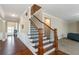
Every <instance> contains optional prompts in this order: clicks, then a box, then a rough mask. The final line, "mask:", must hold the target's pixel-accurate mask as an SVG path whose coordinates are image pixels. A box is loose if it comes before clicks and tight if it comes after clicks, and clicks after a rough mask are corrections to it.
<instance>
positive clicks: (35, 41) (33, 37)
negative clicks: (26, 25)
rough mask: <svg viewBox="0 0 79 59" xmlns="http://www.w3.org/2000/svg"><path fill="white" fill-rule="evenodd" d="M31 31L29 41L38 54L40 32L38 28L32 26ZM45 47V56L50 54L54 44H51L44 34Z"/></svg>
mask: <svg viewBox="0 0 79 59" xmlns="http://www.w3.org/2000/svg"><path fill="white" fill-rule="evenodd" d="M30 31H31V33H30V34H29V35H28V36H29V39H30V42H31V43H32V46H33V48H35V50H36V53H37V52H38V44H39V42H38V37H39V36H38V32H37V30H36V28H35V27H34V26H33V25H31V28H30ZM43 47H44V49H45V50H44V52H46V53H44V54H49V53H50V52H51V51H52V50H53V49H52V47H53V42H50V40H49V39H47V37H46V36H45V33H43Z"/></svg>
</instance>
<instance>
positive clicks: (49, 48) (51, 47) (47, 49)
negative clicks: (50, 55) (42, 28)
mask: <svg viewBox="0 0 79 59" xmlns="http://www.w3.org/2000/svg"><path fill="white" fill-rule="evenodd" d="M51 49H53V44H52V45H51V46H49V47H48V48H46V49H45V52H47V51H49V50H51Z"/></svg>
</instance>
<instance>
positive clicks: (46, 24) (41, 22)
mask: <svg viewBox="0 0 79 59" xmlns="http://www.w3.org/2000/svg"><path fill="white" fill-rule="evenodd" d="M33 16H34V17H35V18H36V19H37V20H38V21H40V22H41V23H43V24H44V25H46V26H47V27H48V28H50V29H51V30H52V31H54V30H55V29H52V28H51V27H50V26H48V25H47V24H46V23H44V22H42V21H41V20H40V19H38V17H36V16H35V15H33Z"/></svg>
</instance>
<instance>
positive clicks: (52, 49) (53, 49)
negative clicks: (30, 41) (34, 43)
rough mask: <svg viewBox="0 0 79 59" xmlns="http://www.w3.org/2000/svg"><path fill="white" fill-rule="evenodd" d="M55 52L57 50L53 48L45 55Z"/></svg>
mask: <svg viewBox="0 0 79 59" xmlns="http://www.w3.org/2000/svg"><path fill="white" fill-rule="evenodd" d="M53 51H55V48H52V49H51V50H48V51H47V52H45V53H44V55H49V54H50V53H51V52H53Z"/></svg>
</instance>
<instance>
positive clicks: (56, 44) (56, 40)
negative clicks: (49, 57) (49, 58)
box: [33, 15, 58, 51]
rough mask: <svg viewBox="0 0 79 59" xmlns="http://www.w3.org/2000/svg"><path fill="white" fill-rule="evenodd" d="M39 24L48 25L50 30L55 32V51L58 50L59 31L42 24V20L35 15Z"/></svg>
mask: <svg viewBox="0 0 79 59" xmlns="http://www.w3.org/2000/svg"><path fill="white" fill-rule="evenodd" d="M33 16H34V17H35V18H36V19H37V20H38V21H39V22H41V23H42V24H44V25H46V26H47V27H48V28H50V29H51V30H52V31H54V44H53V46H54V47H55V51H57V50H58V36H57V29H52V28H51V27H50V26H48V25H47V24H46V23H44V22H42V21H41V20H40V19H38V18H37V17H36V16H35V15H33Z"/></svg>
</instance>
